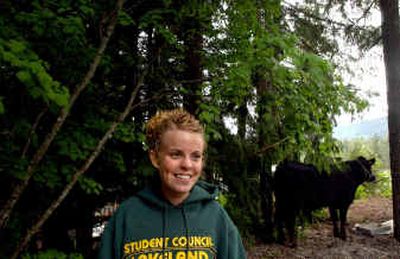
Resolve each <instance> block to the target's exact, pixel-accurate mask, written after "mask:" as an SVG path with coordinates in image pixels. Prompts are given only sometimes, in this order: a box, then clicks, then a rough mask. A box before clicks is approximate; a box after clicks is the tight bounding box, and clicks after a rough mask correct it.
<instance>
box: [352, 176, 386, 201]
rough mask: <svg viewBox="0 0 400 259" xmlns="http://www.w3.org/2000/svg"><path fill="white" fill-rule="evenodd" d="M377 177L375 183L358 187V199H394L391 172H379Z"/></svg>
mask: <svg viewBox="0 0 400 259" xmlns="http://www.w3.org/2000/svg"><path fill="white" fill-rule="evenodd" d="M375 176H376V181H375V182H371V183H366V184H363V185H361V186H360V187H358V189H357V192H356V199H363V198H367V197H371V196H382V197H386V198H390V197H392V178H391V176H390V172H389V171H382V172H378V173H376V174H375Z"/></svg>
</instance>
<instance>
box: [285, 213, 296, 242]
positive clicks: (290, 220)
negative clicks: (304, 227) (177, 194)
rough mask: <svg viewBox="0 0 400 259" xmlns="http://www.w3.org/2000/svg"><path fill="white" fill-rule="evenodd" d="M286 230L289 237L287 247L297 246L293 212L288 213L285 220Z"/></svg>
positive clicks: (294, 214)
mask: <svg viewBox="0 0 400 259" xmlns="http://www.w3.org/2000/svg"><path fill="white" fill-rule="evenodd" d="M286 229H287V231H288V236H289V242H288V246H289V247H296V246H297V233H296V213H295V211H291V212H289V213H288V215H287V218H286Z"/></svg>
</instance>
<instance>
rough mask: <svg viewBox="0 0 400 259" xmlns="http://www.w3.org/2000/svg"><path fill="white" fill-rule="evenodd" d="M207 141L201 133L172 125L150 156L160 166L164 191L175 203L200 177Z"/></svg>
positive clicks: (183, 196) (167, 197) (184, 196)
mask: <svg viewBox="0 0 400 259" xmlns="http://www.w3.org/2000/svg"><path fill="white" fill-rule="evenodd" d="M204 148H205V141H204V137H203V135H202V134H201V133H196V132H191V131H186V130H180V129H170V130H167V131H165V132H164V133H163V134H162V136H161V141H160V145H159V147H158V149H155V150H151V151H150V160H151V162H152V164H153V165H154V166H155V167H156V168H157V169H158V171H159V174H160V178H161V191H162V193H163V195H164V197H165V198H166V199H167V200H169V201H170V202H171V203H172V204H174V205H178V204H180V203H182V202H183V201H184V200H185V199H186V198H187V197H188V196H189V193H190V191H191V189H192V188H193V186H194V185H195V184H196V182H197V180H198V179H199V177H200V175H201V172H202V169H203V161H204V157H203V156H204Z"/></svg>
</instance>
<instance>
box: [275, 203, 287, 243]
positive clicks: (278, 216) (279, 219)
mask: <svg viewBox="0 0 400 259" xmlns="http://www.w3.org/2000/svg"><path fill="white" fill-rule="evenodd" d="M284 220H285V219H284V218H283V213H282V209H281V208H280V207H279V206H277V207H276V212H275V224H276V228H277V242H278V243H279V244H284V243H285V234H284V232H283V221H284Z"/></svg>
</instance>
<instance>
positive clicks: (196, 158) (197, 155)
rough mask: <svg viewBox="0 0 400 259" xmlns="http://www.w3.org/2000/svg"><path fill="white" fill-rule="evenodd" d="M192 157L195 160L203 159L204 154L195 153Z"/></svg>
mask: <svg viewBox="0 0 400 259" xmlns="http://www.w3.org/2000/svg"><path fill="white" fill-rule="evenodd" d="M192 159H193V161H199V160H201V159H202V155H201V154H193V155H192Z"/></svg>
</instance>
